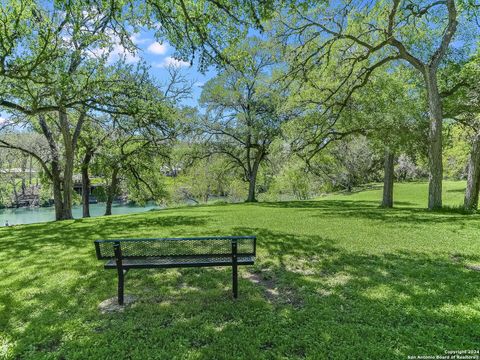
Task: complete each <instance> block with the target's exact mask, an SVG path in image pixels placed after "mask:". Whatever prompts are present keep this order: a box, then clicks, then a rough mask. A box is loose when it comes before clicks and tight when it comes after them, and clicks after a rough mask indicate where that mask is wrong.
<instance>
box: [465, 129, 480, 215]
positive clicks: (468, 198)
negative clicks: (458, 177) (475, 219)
mask: <svg viewBox="0 0 480 360" xmlns="http://www.w3.org/2000/svg"><path fill="white" fill-rule="evenodd" d="M479 190H480V133H478V134H477V135H476V136H475V139H474V140H473V144H472V151H471V153H470V158H469V159H468V175H467V188H466V190H465V200H464V203H463V206H464V208H465V210H477V208H478V192H479Z"/></svg>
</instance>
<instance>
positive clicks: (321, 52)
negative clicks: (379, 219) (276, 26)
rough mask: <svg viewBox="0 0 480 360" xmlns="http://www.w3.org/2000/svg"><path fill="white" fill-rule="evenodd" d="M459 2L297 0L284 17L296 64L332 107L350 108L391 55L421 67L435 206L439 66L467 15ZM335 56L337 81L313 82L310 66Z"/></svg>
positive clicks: (432, 204) (324, 64)
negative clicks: (306, 0)
mask: <svg viewBox="0 0 480 360" xmlns="http://www.w3.org/2000/svg"><path fill="white" fill-rule="evenodd" d="M458 3H460V2H458V1H455V0H445V1H433V0H432V1H426V2H421V3H418V2H416V1H411V0H409V1H400V0H393V1H392V2H391V3H390V2H386V1H378V2H357V1H344V2H340V3H338V4H337V3H335V4H333V5H330V6H329V5H318V4H316V5H313V6H312V7H310V8H309V9H308V10H307V11H304V9H303V8H301V7H295V6H294V7H292V9H293V13H294V14H293V16H292V15H290V16H289V17H288V18H287V21H285V22H284V24H283V25H284V27H285V31H284V33H283V35H284V37H285V38H287V39H288V41H287V45H288V49H290V50H291V48H292V42H293V43H295V44H298V46H296V48H295V51H293V62H294V63H295V66H294V69H293V70H292V72H293V73H295V74H302V75H301V76H303V77H304V78H306V79H307V82H309V86H310V87H311V88H313V89H316V92H315V93H316V95H317V99H316V101H317V102H322V103H324V105H323V106H324V107H325V108H326V110H329V111H330V110H332V109H335V112H337V113H338V112H341V111H343V110H344V109H345V108H346V106H347V104H348V100H349V99H350V97H351V96H352V94H353V93H354V92H355V91H356V90H357V89H359V88H361V87H363V86H364V85H365V84H366V83H368V81H369V78H370V77H371V75H372V74H373V73H374V71H375V70H377V69H379V68H381V67H383V66H384V65H386V64H388V63H393V64H396V63H398V62H399V61H404V62H406V63H408V64H410V65H411V66H413V68H414V69H416V70H417V71H418V72H419V73H420V74H421V75H422V78H423V83H424V86H425V89H426V93H427V99H428V110H429V118H430V125H429V153H428V156H429V168H430V182H429V196H428V208H429V209H436V208H440V207H441V206H442V176H443V173H442V121H443V112H442V100H441V96H440V91H439V89H438V69H439V66H440V65H441V63H442V60H444V58H445V56H446V54H447V52H448V49H449V47H450V45H451V43H452V40H453V38H454V35H455V33H456V32H457V27H458V21H459V19H460V17H461V16H460V15H459V12H458V11H459V9H458ZM463 9H464V8H463V7H462V10H463ZM464 18H465V17H462V19H464ZM432 19H434V20H432ZM331 60H337V61H340V62H339V63H341V64H342V69H341V70H339V71H338V72H337V76H338V81H335V82H334V83H333V84H332V83H329V84H326V85H324V84H321V83H320V84H319V83H315V82H314V81H315V80H317V79H318V77H312V78H309V73H310V72H311V71H315V72H318V71H319V70H318V68H321V69H322V68H328V67H331V66H336V64H332V63H331V62H330V61H331ZM299 76H300V75H299ZM332 85H333V86H332ZM340 90H341V91H342V93H341V92H340Z"/></svg>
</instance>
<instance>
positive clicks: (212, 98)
mask: <svg viewBox="0 0 480 360" xmlns="http://www.w3.org/2000/svg"><path fill="white" fill-rule="evenodd" d="M234 51H235V52H237V56H236V59H237V60H236V62H235V63H234V64H233V65H231V66H226V67H225V69H224V70H222V71H221V72H220V74H219V75H218V76H217V77H215V78H214V79H212V80H210V81H209V82H207V84H205V86H204V88H203V91H202V95H201V99H200V103H201V105H203V106H204V107H205V110H206V114H205V116H203V121H202V122H201V124H200V127H199V132H200V133H201V134H203V135H205V138H206V139H207V144H208V147H210V150H209V151H210V152H211V153H219V154H224V155H226V156H228V157H229V159H230V160H231V162H232V163H233V164H235V165H236V166H237V167H239V168H240V169H241V170H242V171H243V173H244V179H245V180H246V181H247V182H248V184H249V191H248V197H247V200H246V201H247V202H255V201H257V200H256V189H255V187H256V181H257V174H258V170H259V168H260V165H261V164H262V162H263V161H264V160H265V159H266V158H267V156H268V152H269V148H270V145H271V144H272V142H273V141H274V140H275V139H276V138H278V137H279V136H280V134H281V124H282V123H283V122H285V121H286V119H287V118H288V116H287V115H286V114H285V113H282V112H281V110H280V103H281V89H279V87H278V85H277V84H276V83H275V82H274V81H273V79H272V76H271V72H272V71H273V68H274V65H275V59H274V57H273V55H272V54H271V53H270V52H269V51H268V50H267V49H266V48H262V46H261V44H260V43H259V42H258V41H257V40H254V39H250V40H248V41H247V42H245V43H243V44H242V46H240V47H238V48H236V49H235V50H234Z"/></svg>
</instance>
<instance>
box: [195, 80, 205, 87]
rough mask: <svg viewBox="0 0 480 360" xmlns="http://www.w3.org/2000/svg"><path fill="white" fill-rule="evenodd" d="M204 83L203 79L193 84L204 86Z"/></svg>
mask: <svg viewBox="0 0 480 360" xmlns="http://www.w3.org/2000/svg"><path fill="white" fill-rule="evenodd" d="M203 85H205V83H204V82H203V81H197V82H196V83H194V84H193V86H196V87H202V86H203Z"/></svg>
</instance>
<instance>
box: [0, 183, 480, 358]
mask: <svg viewBox="0 0 480 360" xmlns="http://www.w3.org/2000/svg"><path fill="white" fill-rule="evenodd" d="M463 186H464V184H461V183H449V182H447V183H446V184H445V199H446V203H447V204H450V205H456V204H459V203H461V200H462V193H461V190H462V189H463ZM396 195H397V199H398V201H399V202H398V204H399V205H398V206H399V207H398V208H397V209H394V210H389V211H385V210H383V209H379V208H378V207H377V204H378V199H379V198H380V191H379V190H378V189H376V190H370V191H365V192H361V193H357V194H353V195H349V196H345V195H333V196H328V197H325V198H322V199H321V200H320V201H306V202H285V203H259V204H255V205H245V204H237V205H221V206H208V207H191V208H179V209H171V210H165V211H157V212H150V213H148V214H139V215H133V216H132V215H130V216H113V217H111V218H95V219H88V220H77V221H70V222H62V223H49V224H39V225H29V226H19V227H16V228H8V229H6V228H4V229H0V262H1V267H0V358H2V356H5V357H6V358H22V359H23V358H25V359H30V358H31V359H56V358H66V359H122V358H134V359H147V358H148V359H155V358H158V359H167V358H168V359H173V358H178V359H181V358H182V359H183V358H185V359H197V358H204V359H241V358H244V359H277V358H289V359H290V358H334V359H342V358H349V359H351V358H362V359H380V358H384V359H390V358H398V359H405V358H406V356H407V355H413V354H415V355H420V354H427V355H428V354H429V355H433V354H443V353H444V350H448V349H450V350H453V349H478V344H479V343H480V286H479V285H480V273H479V272H475V271H471V270H468V269H466V268H465V267H464V266H463V265H464V264H465V263H472V264H475V263H479V264H480V241H479V235H480V216H479V215H460V214H457V213H453V212H452V213H448V212H444V213H430V212H426V211H424V210H423V209H421V207H424V206H425V201H424V200H425V198H426V184H404V185H399V186H397V188H396ZM418 199H420V200H421V201H419V200H418ZM207 234H208V235H212V234H235V235H237V234H256V235H258V247H259V249H258V250H259V255H258V259H257V265H256V266H255V267H253V268H250V269H248V268H243V269H242V271H241V273H242V274H243V276H245V275H246V274H247V273H248V272H256V274H257V275H258V276H259V277H260V278H262V279H263V281H262V282H261V283H260V284H255V283H253V282H251V281H250V280H247V279H245V278H243V279H241V280H240V298H239V299H238V301H236V302H234V301H232V300H231V298H230V272H229V270H228V269H220V270H218V269H211V268H210V269H209V268H206V269H178V270H169V271H165V270H162V271H155V270H137V271H135V270H132V271H131V272H130V273H129V274H128V275H127V282H126V287H127V293H128V294H134V295H135V296H136V297H137V298H138V301H137V302H136V303H135V304H134V305H132V306H131V307H129V308H127V309H126V310H125V311H124V312H123V313H115V314H105V315H102V314H100V313H99V311H98V309H97V306H98V304H99V303H100V302H101V301H103V300H105V299H107V298H110V297H112V296H114V295H115V291H116V287H115V275H116V274H115V272H113V271H105V270H103V268H102V263H101V262H99V261H97V260H96V259H95V254H94V248H93V244H92V241H93V240H94V239H97V238H114V237H125V236H130V237H133V236H135V237H137V236H138V237H139V236H157V237H158V236H186V235H207ZM269 288H276V290H272V289H270V290H269Z"/></svg>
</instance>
